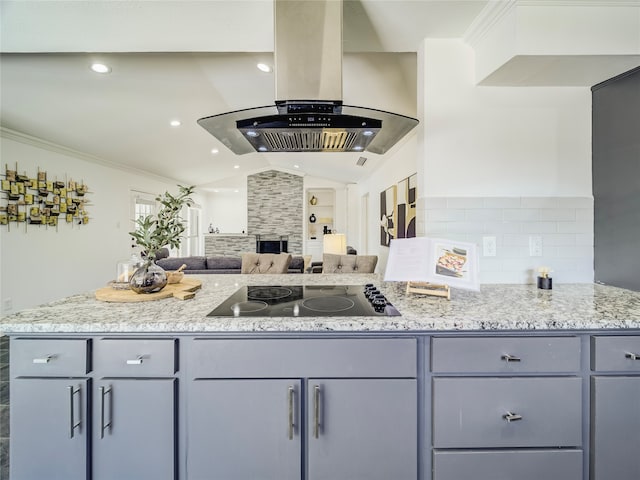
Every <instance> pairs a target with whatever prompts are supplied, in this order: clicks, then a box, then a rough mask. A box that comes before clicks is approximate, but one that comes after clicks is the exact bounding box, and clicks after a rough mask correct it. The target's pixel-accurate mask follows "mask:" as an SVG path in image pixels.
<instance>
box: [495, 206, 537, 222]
mask: <svg viewBox="0 0 640 480" xmlns="http://www.w3.org/2000/svg"><path fill="white" fill-rule="evenodd" d="M503 218H504V221H505V222H535V221H537V220H540V210H538V209H536V208H507V209H505V210H504V213H503Z"/></svg>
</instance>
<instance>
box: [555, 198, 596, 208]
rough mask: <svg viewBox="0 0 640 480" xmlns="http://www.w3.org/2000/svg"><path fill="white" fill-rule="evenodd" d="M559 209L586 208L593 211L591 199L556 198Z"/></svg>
mask: <svg viewBox="0 0 640 480" xmlns="http://www.w3.org/2000/svg"><path fill="white" fill-rule="evenodd" d="M557 200H558V207H559V208H576V209H578V208H587V209H589V210H593V197H558V199H557Z"/></svg>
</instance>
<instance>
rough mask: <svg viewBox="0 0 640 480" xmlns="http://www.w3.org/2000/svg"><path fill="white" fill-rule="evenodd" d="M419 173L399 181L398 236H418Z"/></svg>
mask: <svg viewBox="0 0 640 480" xmlns="http://www.w3.org/2000/svg"><path fill="white" fill-rule="evenodd" d="M417 184H418V175H417V174H415V173H414V174H413V175H411V176H410V177H407V178H405V179H404V180H400V181H399V182H398V191H397V197H398V198H397V208H396V212H397V228H396V234H397V238H413V237H415V236H416V200H417V198H418V196H417Z"/></svg>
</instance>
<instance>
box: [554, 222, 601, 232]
mask: <svg viewBox="0 0 640 480" xmlns="http://www.w3.org/2000/svg"><path fill="white" fill-rule="evenodd" d="M592 232H593V222H558V233H592Z"/></svg>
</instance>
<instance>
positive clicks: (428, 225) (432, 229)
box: [425, 222, 449, 237]
mask: <svg viewBox="0 0 640 480" xmlns="http://www.w3.org/2000/svg"><path fill="white" fill-rule="evenodd" d="M448 225H449V224H448V223H447V222H425V233H426V235H427V236H428V237H436V236H441V235H446V234H447V227H448Z"/></svg>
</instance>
